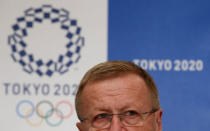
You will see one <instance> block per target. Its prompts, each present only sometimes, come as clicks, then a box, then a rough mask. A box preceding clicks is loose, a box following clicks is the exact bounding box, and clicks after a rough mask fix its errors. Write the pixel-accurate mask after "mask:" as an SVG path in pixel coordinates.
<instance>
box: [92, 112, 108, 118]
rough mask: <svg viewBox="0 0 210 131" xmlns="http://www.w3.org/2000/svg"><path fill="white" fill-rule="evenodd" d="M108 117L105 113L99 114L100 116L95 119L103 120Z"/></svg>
mask: <svg viewBox="0 0 210 131" xmlns="http://www.w3.org/2000/svg"><path fill="white" fill-rule="evenodd" d="M107 116H108V114H106V113H103V114H99V115H97V116H95V119H103V118H106V117H107Z"/></svg>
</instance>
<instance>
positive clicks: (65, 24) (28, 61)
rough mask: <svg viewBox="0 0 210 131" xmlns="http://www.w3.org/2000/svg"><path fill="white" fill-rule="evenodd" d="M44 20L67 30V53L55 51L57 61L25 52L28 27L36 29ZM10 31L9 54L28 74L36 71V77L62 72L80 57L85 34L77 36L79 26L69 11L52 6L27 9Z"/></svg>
mask: <svg viewBox="0 0 210 131" xmlns="http://www.w3.org/2000/svg"><path fill="white" fill-rule="evenodd" d="M45 20H48V21H50V22H51V24H52V26H53V24H59V26H60V29H61V30H63V31H65V32H66V33H65V34H66V35H65V38H66V39H68V42H67V43H66V44H65V48H66V49H65V50H66V52H64V53H63V54H58V57H57V58H56V60H52V59H49V60H47V61H44V60H42V59H41V58H36V56H34V55H33V53H31V52H28V51H27V46H28V45H29V44H30V43H26V42H25V41H24V38H25V37H27V36H28V35H29V34H28V31H27V30H28V29H33V28H35V26H36V25H37V24H42V22H43V21H45ZM12 30H13V34H11V35H9V36H8V44H9V46H10V47H11V50H12V53H11V57H12V59H13V60H14V61H15V62H17V63H19V64H20V65H21V66H22V68H23V70H24V71H25V72H27V73H29V74H32V73H36V74H37V75H38V76H44V75H46V76H49V77H50V76H52V75H53V74H54V73H56V72H57V73H59V74H64V73H65V72H67V71H68V70H69V67H70V66H71V65H72V64H74V63H77V62H78V60H79V59H80V57H81V53H80V52H81V48H82V47H83V46H84V37H82V36H81V35H80V33H81V27H79V26H78V25H77V20H75V19H70V18H69V11H67V10H66V9H56V8H54V7H52V6H51V5H43V6H41V7H39V8H29V9H27V10H26V11H25V12H24V16H23V17H19V18H17V22H16V23H15V24H14V25H13V26H12Z"/></svg>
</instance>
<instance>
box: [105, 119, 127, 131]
mask: <svg viewBox="0 0 210 131" xmlns="http://www.w3.org/2000/svg"><path fill="white" fill-rule="evenodd" d="M109 131H126V130H125V128H124V126H123V124H122V121H121V120H120V117H119V116H113V117H112V121H111V125H110V130H109Z"/></svg>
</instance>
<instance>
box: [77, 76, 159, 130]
mask: <svg viewBox="0 0 210 131" xmlns="http://www.w3.org/2000/svg"><path fill="white" fill-rule="evenodd" d="M80 100H81V110H80V111H81V114H80V116H82V117H88V118H91V117H93V116H95V115H97V114H100V113H104V112H105V113H113V114H117V113H122V112H124V111H127V110H141V111H142V112H147V111H150V110H151V108H152V104H151V103H152V102H151V98H150V93H149V91H148V89H147V87H146V85H145V82H144V81H143V79H142V78H140V77H139V76H137V75H135V74H127V75H124V76H120V77H116V78H110V79H105V80H101V81H97V82H93V83H88V84H87V85H86V87H85V89H84V90H83V93H82V95H81V97H80ZM145 117H146V118H145V121H144V124H143V126H140V127H139V126H137V127H125V126H124V125H123V124H122V123H121V121H120V119H119V117H118V116H113V118H112V121H111V126H110V127H109V128H107V129H105V130H103V131H162V122H161V117H162V110H161V109H160V110H158V111H157V112H155V113H152V114H148V115H146V116H145ZM77 127H78V129H79V131H97V129H95V128H93V127H92V126H91V124H90V122H89V121H85V122H82V123H77ZM98 131H99V130H98Z"/></svg>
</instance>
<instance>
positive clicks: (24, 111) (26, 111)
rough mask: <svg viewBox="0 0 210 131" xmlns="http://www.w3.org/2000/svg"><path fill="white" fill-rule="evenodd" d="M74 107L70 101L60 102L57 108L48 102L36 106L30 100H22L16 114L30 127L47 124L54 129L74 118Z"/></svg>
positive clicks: (41, 102)
mask: <svg viewBox="0 0 210 131" xmlns="http://www.w3.org/2000/svg"><path fill="white" fill-rule="evenodd" d="M73 112H74V108H73V105H72V104H71V103H70V102H69V101H64V100H63V101H59V102H58V103H57V104H56V105H55V107H54V106H53V104H52V103H51V102H50V101H48V100H42V101H40V102H38V103H37V104H36V105H34V104H33V103H32V102H31V101H30V100H22V101H20V102H19V103H18V104H17V106H16V113H17V115H18V116H19V117H20V118H23V119H25V120H26V122H27V124H28V125H30V126H39V125H41V124H42V122H43V121H44V120H45V122H46V123H47V124H48V125H49V126H52V127H55V126H59V125H60V124H61V123H62V122H63V120H64V119H67V118H69V117H71V116H72V114H73Z"/></svg>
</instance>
